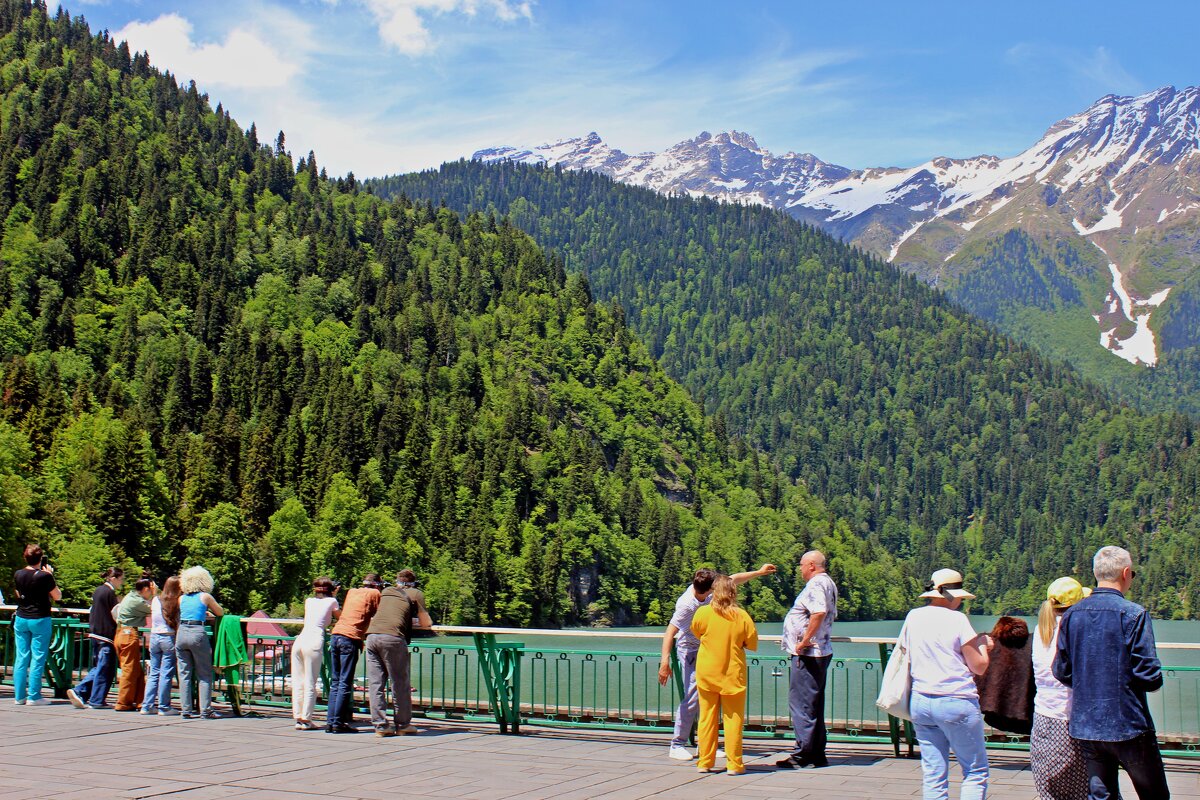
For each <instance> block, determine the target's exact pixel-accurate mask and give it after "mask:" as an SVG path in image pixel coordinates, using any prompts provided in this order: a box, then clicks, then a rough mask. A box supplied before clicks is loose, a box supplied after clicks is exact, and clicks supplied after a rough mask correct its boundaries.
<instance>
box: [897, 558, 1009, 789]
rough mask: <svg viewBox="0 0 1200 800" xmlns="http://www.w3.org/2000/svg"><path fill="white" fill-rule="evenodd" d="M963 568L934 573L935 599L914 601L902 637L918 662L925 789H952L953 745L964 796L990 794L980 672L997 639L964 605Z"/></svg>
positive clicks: (916, 692)
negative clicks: (978, 628) (975, 624)
mask: <svg viewBox="0 0 1200 800" xmlns="http://www.w3.org/2000/svg"><path fill="white" fill-rule="evenodd" d="M962 586H963V579H962V575H960V574H959V573H958V572H956V571H954V570H952V569H939V570H938V571H937V572H935V573H933V577H932V580H930V582H929V584H928V585H927V586H926V589H927V590H928V591H926V592H925V593H924V594H923V595H921V597H925V598H928V599H929V605H927V606H924V607H922V608H914V609H913V610H912V611H910V612H908V617H907V618H906V619H905V620H904V628H903V629H902V630H901V631H900V638H901V642H902V643H903V644H904V645H905V646H906V647H907V648H908V655H909V664H910V666H911V670H912V699H911V701H910V706H909V713H910V714H911V716H912V722H913V728H914V729H915V730H916V733H917V742H918V743H919V744H920V746H921V772H922V787H923V791H922V797H923V798H925V800H947V799H948V798H949V797H950V752H951V751H953V752H954V755H955V756H956V757H957V758H958V763H959V765H960V766H961V767H962V772H963V782H962V790H961V792H960V794H959V797H960V798H962V800H984V798H986V797H987V784H988V760H987V750H986V749H985V747H984V741H983V715H982V714H981V713H980V711H979V692H978V691H977V690H976V688H975V675H982V674H983V673H984V672H986V671H987V668H988V653H989V652H991V649H992V647H993V646H994V643H993V642H992V639H991V637H990V636H988V635H987V634H976V633H975V631H974V630H973V629H972V628H971V623H970V622H969V621H968V620H967V616H966V614H963V613H962V612H961V611H959V610H958V609H959V607H960V606H961V605H962V602H963V600H968V599H970V598H973V597H974V596H975V595H973V594H971V593H970V592H967V591H964V590H963V588H962Z"/></svg>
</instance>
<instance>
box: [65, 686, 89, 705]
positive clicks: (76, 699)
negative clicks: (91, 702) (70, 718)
mask: <svg viewBox="0 0 1200 800" xmlns="http://www.w3.org/2000/svg"><path fill="white" fill-rule="evenodd" d="M67 699H68V700H70V701H71V705H73V706H75V707H76V708H87V704H86V703H84V702H83V699H82V698H80V696H79V695H77V694H75V690H74V689H67Z"/></svg>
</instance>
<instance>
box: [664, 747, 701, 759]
mask: <svg viewBox="0 0 1200 800" xmlns="http://www.w3.org/2000/svg"><path fill="white" fill-rule="evenodd" d="M667 755H668V756H669V757H670V758H673V759H675V760H676V761H691V760H692V759H693V758H695V756H694V755H692V753H691V751H690V750H688V749H687V748H685V747H672V748H671V752H670V753H667Z"/></svg>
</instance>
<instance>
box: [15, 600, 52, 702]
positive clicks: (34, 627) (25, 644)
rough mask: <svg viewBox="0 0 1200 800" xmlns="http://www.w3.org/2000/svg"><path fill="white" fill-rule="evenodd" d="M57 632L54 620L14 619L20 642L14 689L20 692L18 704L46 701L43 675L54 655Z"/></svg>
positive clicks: (17, 638)
mask: <svg viewBox="0 0 1200 800" xmlns="http://www.w3.org/2000/svg"><path fill="white" fill-rule="evenodd" d="M53 630H54V622H53V621H52V620H51V618H50V617H42V618H41V619H25V617H13V635H14V637H15V638H16V640H17V663H16V668H15V669H14V670H13V689H15V690H16V701H17V702H18V703H20V702H23V701H25V700H41V699H42V676H43V675H44V674H45V673H46V658H47V657H48V656H49V655H50V634H51V633H52V632H53Z"/></svg>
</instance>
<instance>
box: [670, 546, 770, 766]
mask: <svg viewBox="0 0 1200 800" xmlns="http://www.w3.org/2000/svg"><path fill="white" fill-rule="evenodd" d="M718 574H719V573H718V572H716V570H711V569H708V568H703V569H698V570H696V574H695V575H693V576H692V585H691V586H689V587H688V588H687V590H686V591H685V592H684V593H683V594H681V595H680V596H679V599H678V600H676V601H675V613H674V614H673V615H672V616H671V622H670V623H669V624H668V625H667V630H666V632H665V633H664V634H663V640H662V661H661V662H660V663H659V667H658V682H659V684H660V685H662V686H666V685H667V681H668V680H670V678H671V647H672V645H674V647H675V649H676V651H677V653H678V656H679V668H680V669H681V670H682V671H683V675H682V676H681V677H682V679H683V697H682V698H680V701H679V710H678V711H676V712H675V733H674V735H673V736H672V737H671V749H670V752H669V755H670V757H671V758H673V759H675V760H676V761H691V760H692V759H693V758H695V756H694V755H693V754H692V752H691V751H690V750H688V749H687V747H686V746H685V745H686V744H687V741H688V738H689V737H690V736H691V734H692V726H693V725H694V724H695V722H696V716H697V715H698V714H699V713H700V692H699V690H697V689H696V653H697V651H698V650H699V649H700V641H699V640H698V639H697V638H696V637H695V635H694V634H693V633H692V617H693V616H695V614H696V611H697V610H698V609H699V608H700V607H701V606H703V605H705V604H706V603H707V602H708V601H709V599H710V598H711V596H712V585H713V581H714V580H715V579H716V577H717V575H718ZM774 574H775V565H774V564H763V565H762V566H761V567H759V568H758V569H756V570H754V571H753V572H739V573H737V574H735V575H731V576H730V577H731V578H733V582H734V583H735V584H737V585H741V584H743V583H745V582H746V581H748V580H750V579H752V578H761V577H762V576H763V575H774ZM719 753H720V751H718V756H719Z"/></svg>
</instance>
